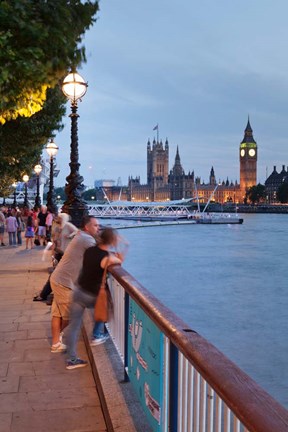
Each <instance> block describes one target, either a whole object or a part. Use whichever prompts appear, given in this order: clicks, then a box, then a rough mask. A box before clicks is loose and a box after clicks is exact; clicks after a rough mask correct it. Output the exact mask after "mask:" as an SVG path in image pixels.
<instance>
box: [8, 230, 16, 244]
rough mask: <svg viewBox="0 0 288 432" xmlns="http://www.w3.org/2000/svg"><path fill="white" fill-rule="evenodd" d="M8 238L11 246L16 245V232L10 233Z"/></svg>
mask: <svg viewBox="0 0 288 432" xmlns="http://www.w3.org/2000/svg"><path fill="white" fill-rule="evenodd" d="M8 236H9V245H10V246H12V245H14V246H15V245H16V232H8Z"/></svg>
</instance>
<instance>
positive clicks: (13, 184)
mask: <svg viewBox="0 0 288 432" xmlns="http://www.w3.org/2000/svg"><path fill="white" fill-rule="evenodd" d="M12 187H13V188H14V199H13V207H14V208H16V207H17V200H16V188H17V183H16V182H14V183H12Z"/></svg>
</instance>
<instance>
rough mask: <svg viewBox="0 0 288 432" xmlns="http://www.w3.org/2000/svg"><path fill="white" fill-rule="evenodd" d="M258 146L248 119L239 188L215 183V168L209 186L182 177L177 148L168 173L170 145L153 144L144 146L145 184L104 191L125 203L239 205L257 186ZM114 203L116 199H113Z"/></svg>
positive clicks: (189, 175)
mask: <svg viewBox="0 0 288 432" xmlns="http://www.w3.org/2000/svg"><path fill="white" fill-rule="evenodd" d="M257 151H258V150H257V143H256V141H255V140H254V138H253V131H252V128H251V125H250V121H249V119H248V123H247V126H246V129H245V131H244V138H243V140H242V142H241V143H240V147H239V163H240V184H238V183H237V181H235V182H232V181H229V180H228V178H227V180H226V181H222V182H220V184H218V182H217V181H216V176H215V172H214V168H213V167H212V168H211V171H210V175H209V182H208V183H203V182H201V179H200V177H195V174H194V171H189V172H188V173H187V174H186V173H185V171H184V169H183V167H182V165H181V159H180V153H179V148H178V146H177V151H176V156H175V161H174V165H173V167H172V169H171V170H170V172H169V143H168V140H167V139H166V141H165V144H164V145H163V142H162V141H161V140H160V141H158V140H157V141H156V140H155V139H154V140H153V142H152V144H151V143H150V141H149V140H148V143H147V183H146V184H141V182H140V177H136V178H132V177H129V179H128V186H125V187H122V188H121V190H120V187H119V186H118V187H116V186H115V187H111V188H105V192H106V194H107V196H108V198H109V200H115V196H118V197H119V194H120V192H121V199H122V200H128V201H135V202H136V201H142V202H145V201H147V202H148V201H168V200H181V199H182V198H185V199H187V198H194V199H195V200H196V199H197V198H198V200H199V202H207V201H208V200H210V199H212V200H214V201H216V202H219V203H225V202H233V203H242V202H243V201H244V198H245V193H246V190H247V188H249V187H251V186H254V185H256V184H257V183H256V177H257ZM116 199H117V198H116Z"/></svg>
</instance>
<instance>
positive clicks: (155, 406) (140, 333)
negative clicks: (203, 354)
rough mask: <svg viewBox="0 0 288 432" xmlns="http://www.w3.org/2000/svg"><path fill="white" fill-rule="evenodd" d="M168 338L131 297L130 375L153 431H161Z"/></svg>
mask: <svg viewBox="0 0 288 432" xmlns="http://www.w3.org/2000/svg"><path fill="white" fill-rule="evenodd" d="M163 340H164V336H163V334H162V333H161V331H160V330H159V329H158V328H157V327H156V325H155V324H154V323H153V322H152V321H151V319H150V318H149V317H148V316H147V315H146V314H145V313H144V312H143V310H142V309H141V308H140V307H139V306H138V305H137V304H136V303H135V302H134V301H133V300H132V299H131V298H130V302H129V335H128V375H129V379H130V381H131V383H132V385H133V386H134V389H135V390H136V392H137V395H138V397H139V399H140V401H141V404H142V407H143V410H144V411H145V413H146V416H147V418H148V421H149V423H150V424H151V427H152V428H153V431H161V427H160V424H161V414H162V406H163Z"/></svg>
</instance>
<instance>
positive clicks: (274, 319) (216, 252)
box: [101, 214, 288, 408]
mask: <svg viewBox="0 0 288 432" xmlns="http://www.w3.org/2000/svg"><path fill="white" fill-rule="evenodd" d="M241 217H243V218H244V223H243V225H174V226H158V227H145V228H138V229H125V230H121V231H119V233H121V235H124V237H125V238H127V239H128V240H129V242H130V248H129V252H128V255H127V258H126V261H125V262H124V264H123V267H124V268H125V269H126V270H127V271H128V272H129V273H131V274H132V275H133V276H134V277H135V278H136V279H138V281H139V282H140V283H141V284H142V285H143V286H144V287H145V288H147V289H148V290H149V291H151V292H152V293H153V294H154V295H155V296H156V297H157V298H159V299H160V300H161V301H162V303H163V304H165V305H166V306H168V307H169V308H170V309H171V310H173V311H174V312H175V313H176V314H177V315H179V316H180V317H181V318H182V319H183V320H184V321H185V322H186V323H187V324H189V326H190V327H191V328H192V329H193V330H195V331H197V332H198V333H199V334H201V335H202V336H203V337H205V338H206V339H207V340H209V341H210V342H211V343H212V344H214V345H215V346H216V347H217V348H218V349H219V350H221V351H222V352H223V353H224V354H225V355H226V356H227V357H229V358H230V359H231V360H232V361H234V362H235V363H236V364H237V365H238V366H240V367H241V369H243V370H244V371H245V372H246V373H247V374H248V375H250V376H251V377H252V378H253V379H254V380H255V381H256V382H257V383H258V384H260V385H261V386H262V387H263V388H264V389H265V390H266V391H267V392H268V393H270V394H271V395H272V396H273V397H274V398H275V399H276V400H278V401H279V402H280V403H281V404H282V405H284V406H285V407H286V408H288V283H287V276H288V265H287V263H288V215H285V214H284V215H281V214H280V215H277V214H276V215H275V214H249V215H248V214H244V215H241ZM101 222H102V221H101ZM106 223H109V224H110V223H111V221H106ZM122 223H123V222H122ZM111 224H112V223H111ZM126 224H127V223H126ZM112 225H113V226H115V225H114V223H113V224H112Z"/></svg>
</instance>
